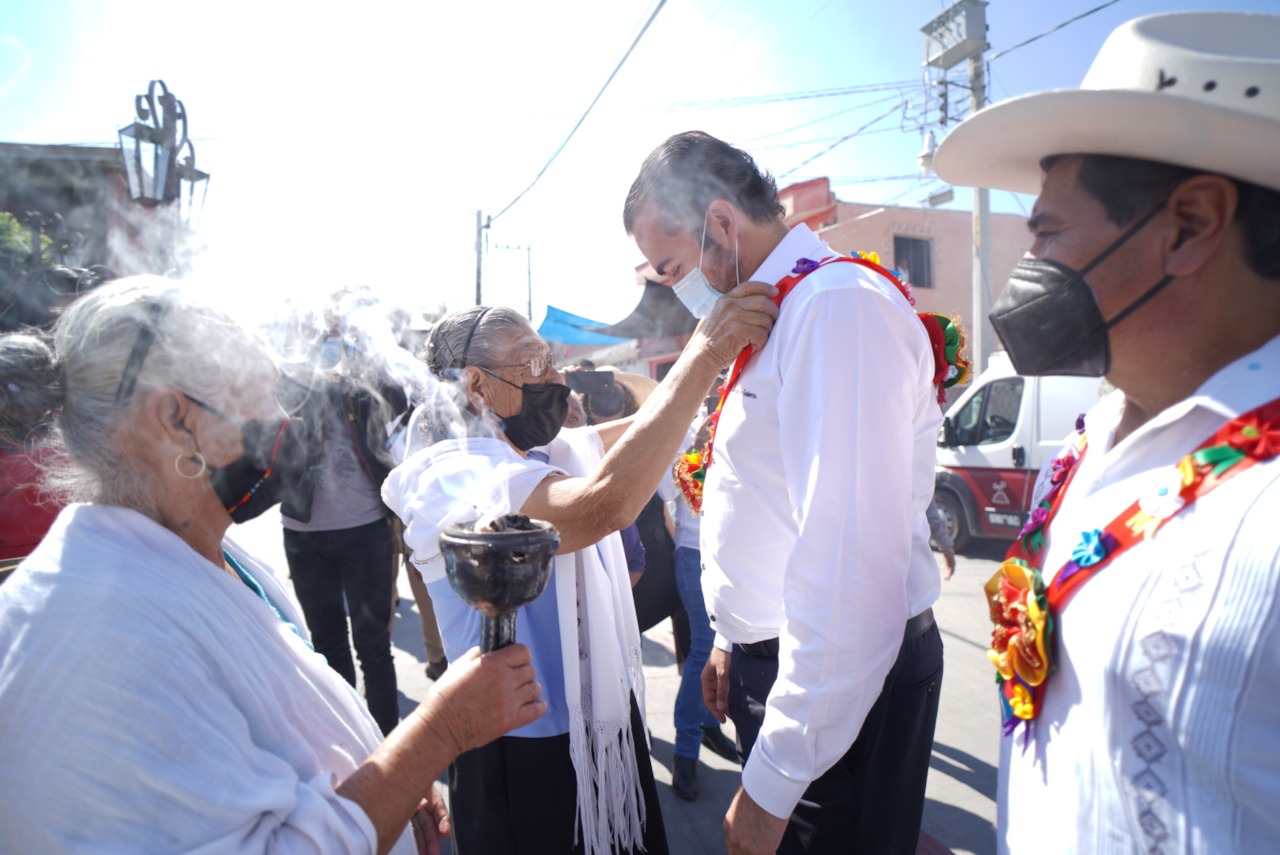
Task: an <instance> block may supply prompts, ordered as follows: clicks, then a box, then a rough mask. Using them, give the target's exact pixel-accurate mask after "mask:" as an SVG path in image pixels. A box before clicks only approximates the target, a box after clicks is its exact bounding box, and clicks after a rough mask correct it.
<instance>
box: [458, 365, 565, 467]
mask: <svg viewBox="0 0 1280 855" xmlns="http://www.w3.org/2000/svg"><path fill="white" fill-rule="evenodd" d="M476 367H477V368H480V366H479V365H477V366H476ZM480 370H481V371H483V372H484V373H485V374H488V375H489V376H490V377H496V378H497V379H499V380H501V381H502V382H503V383H506V384H507V385H508V386H514V387H515V388H517V389H519V390H520V412H519V413H517V414H515V415H514V416H507V417H506V418H505V419H504V418H501V417H499V423H500V425H501V426H502V432H503V433H504V434H506V435H507V439H509V440H511V444H512V445H514V446H515V447H516V448H518V449H520V450H521V451H528V450H529V449H531V448H537V447H538V446H540V445H546V444H547V443H548V442H551V440H553V439H555V438H556V434H558V433H559V432H560V428H561V427H563V425H564V419H565V416H567V415H569V392H570V389H569V387H568V386H566V385H564V384H563V383H525V384H524V385H523V386H520V385H517V384H515V383H512V382H511V381H510V380H508V379H506V378H505V377H498V375H497V374H494V373H493V372H492V371H489V370H488V369H486V368H480Z"/></svg>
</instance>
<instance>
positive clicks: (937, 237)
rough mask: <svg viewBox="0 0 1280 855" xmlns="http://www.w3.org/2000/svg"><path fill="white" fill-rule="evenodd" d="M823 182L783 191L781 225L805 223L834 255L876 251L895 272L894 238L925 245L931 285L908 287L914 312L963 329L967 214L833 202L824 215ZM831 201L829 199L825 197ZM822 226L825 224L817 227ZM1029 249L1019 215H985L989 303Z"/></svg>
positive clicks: (969, 277)
mask: <svg viewBox="0 0 1280 855" xmlns="http://www.w3.org/2000/svg"><path fill="white" fill-rule="evenodd" d="M828 187H829V183H828V181H827V179H826V178H815V179H812V180H810V181H805V182H802V183H800V184H794V185H791V186H789V187H786V188H784V189H783V190H782V191H781V192H780V193H779V197H780V199H781V200H782V203H783V206H784V207H785V208H786V210H787V224H788V225H794V224H795V223H797V222H801V221H803V222H806V223H808V224H809V226H810V228H813V227H814V226H815V225H818V228H815V229H814V230H815V231H816V232H817V233H818V236H819V237H821V238H822V239H823V240H825V241H826V242H827V243H828V244H830V245H831V248H832V249H834V250H836V251H837V252H842V253H850V252H872V251H874V252H876V253H878V254H879V256H880V262H881V264H883V265H884V266H886V267H889V268H897V267H898V265H899V263H900V262H899V260H897V259H895V258H894V241H893V239H894V237H897V236H900V237H908V238H916V239H918V240H925V241H928V242H929V248H930V255H931V263H932V272H933V287H932V288H920V287H914V288H913V289H912V293H913V296H914V297H915V299H916V308H917V309H918V310H920V311H929V312H938V313H940V314H945V315H952V316H959V317H960V318H961V320H962V321H963V322H964V323H965V324H966V325H967V324H968V318H969V315H970V314H971V313H972V307H973V297H972V294H973V214H972V213H970V212H969V211H952V210H942V209H936V208H906V207H892V206H881V205H875V204H864V203H857V202H841V201H834V205H833V208H832V210H831V213H830V214H825V215H824V212H822V211H821V203H822V200H823V199H824V198H827V197H828V195H829V190H828V189H827V188H828ZM830 198H832V199H833V200H834V197H830ZM823 222H829V223H831V224H830V225H826V226H823V225H822V223H823ZM1030 246H1031V234H1030V232H1028V231H1027V227H1026V222H1025V220H1024V219H1023V218H1022V217H1021V216H1015V215H1012V214H992V215H991V290H992V294H991V300H992V302H994V301H995V299H996V298H997V297H998V296H999V295H1000V291H1001V290H1003V288H1004V284H1005V282H1006V281H1007V280H1008V278H1009V273H1010V272H1011V271H1012V270H1013V267H1014V265H1015V264H1017V263H1018V259H1020V258H1022V256H1023V255H1024V254H1026V251H1027V249H1029V248H1030Z"/></svg>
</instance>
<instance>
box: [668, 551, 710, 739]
mask: <svg viewBox="0 0 1280 855" xmlns="http://www.w3.org/2000/svg"><path fill="white" fill-rule="evenodd" d="M675 559H676V589H677V590H679V592H680V601H681V602H682V603H684V610H685V612H687V613H688V615H689V656H688V657H687V658H686V659H685V660H684V671H683V673H681V675H680V689H679V691H677V692H676V709H675V723H676V748H675V753H676V756H677V757H684V758H686V759H692V760H696V759H697V758H698V749H699V747H700V746H701V745H702V728H704V727H719V726H720V723H719V722H718V721H716V717H715V716H713V715H712V714H711V711H710V710H708V709H707V707H706V704H704V703H703V702H702V668H703V666H705V665H706V664H707V657H708V656H710V655H711V642H712V640H713V639H714V638H715V633H713V632H712V631H711V622H710V621H709V620H708V619H707V606H706V603H704V602H703V600H702V553H701V552H699V551H698V550H696V549H691V548H689V547H687V546H681V547H679V548H677V549H676V556H675Z"/></svg>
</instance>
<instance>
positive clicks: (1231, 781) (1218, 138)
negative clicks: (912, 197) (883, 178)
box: [934, 12, 1280, 853]
mask: <svg viewBox="0 0 1280 855" xmlns="http://www.w3.org/2000/svg"><path fill="white" fill-rule="evenodd" d="M1277 151H1280V15H1275V14H1246V13H1240V12H1181V13H1168V14H1158V15H1149V16H1146V17H1143V18H1137V19H1135V20H1132V21H1129V22H1127V23H1125V24H1123V25H1121V26H1120V27H1118V28H1117V29H1116V30H1115V31H1114V32H1113V33H1112V34H1111V35H1110V36H1109V37H1108V38H1107V40H1106V42H1105V43H1104V44H1103V45H1102V48H1101V50H1100V51H1099V53H1098V55H1097V57H1096V58H1095V59H1094V62H1093V65H1092V66H1091V67H1090V69H1089V72H1088V73H1087V74H1086V75H1085V79H1084V83H1083V84H1082V86H1081V87H1080V88H1079V89H1065V90H1058V91H1053V92H1040V93H1035V94H1031V95H1024V96H1022V97H1020V98H1015V99H1012V100H1010V101H1005V102H1001V103H998V104H995V105H993V106H991V107H988V108H987V109H985V110H982V111H981V112H979V113H976V114H975V115H973V116H971V117H970V118H968V119H967V120H965V121H964V122H963V123H961V124H960V125H958V126H957V127H955V128H953V129H952V130H951V133H950V134H948V136H947V138H946V140H945V141H944V142H943V143H942V145H941V146H940V147H939V148H938V151H937V154H936V156H935V158H934V165H935V167H936V169H937V171H938V175H939V177H941V178H942V179H943V180H945V181H948V182H950V183H952V184H959V185H965V186H981V187H992V188H998V189H1002V190H1013V191H1018V192H1022V193H1029V194H1036V193H1037V192H1038V194H1039V195H1038V198H1037V199H1036V201H1035V204H1034V206H1033V207H1032V209H1031V216H1030V218H1029V219H1028V221H1027V225H1028V227H1029V228H1030V229H1031V234H1032V243H1031V249H1030V251H1029V254H1028V257H1027V258H1025V259H1023V260H1022V261H1021V262H1019V263H1018V265H1017V266H1016V267H1015V268H1014V271H1013V274H1012V276H1011V277H1010V280H1009V282H1008V284H1007V285H1006V286H1005V288H1004V291H1003V292H1002V294H1001V296H1000V298H999V299H998V300H997V301H996V303H995V305H993V306H992V310H991V320H992V325H993V327H994V328H995V331H996V333H997V334H998V335H999V336H1000V339H1001V342H1002V343H1003V344H1004V347H1005V350H1006V352H1007V353H1008V354H1009V358H1010V361H1011V362H1012V363H1013V367H1014V369H1015V370H1016V371H1017V372H1018V373H1019V374H1024V375H1041V374H1072V375H1080V376H1094V377H1097V376H1105V377H1106V378H1107V380H1108V381H1109V382H1110V383H1111V385H1113V386H1114V387H1115V388H1116V390H1117V391H1116V392H1113V393H1112V394H1110V395H1108V396H1106V397H1104V398H1103V399H1102V400H1100V401H1099V402H1098V403H1097V404H1095V405H1094V406H1093V407H1092V408H1091V409H1090V410H1089V411H1088V412H1087V413H1085V415H1084V417H1083V418H1082V419H1081V420H1080V422H1079V423H1078V425H1077V427H1078V432H1077V434H1076V436H1075V437H1073V438H1072V439H1071V441H1070V442H1068V443H1067V445H1066V447H1065V448H1064V449H1063V450H1062V452H1061V454H1060V455H1059V456H1058V457H1057V458H1056V459H1054V460H1053V461H1051V462H1050V463H1049V464H1047V465H1046V466H1045V468H1044V469H1043V470H1042V473H1041V477H1040V478H1039V480H1038V481H1037V483H1036V486H1035V487H1034V488H1033V492H1032V507H1033V509H1034V510H1033V512H1032V515H1031V518H1030V520H1029V522H1028V525H1027V527H1026V528H1025V529H1024V531H1023V532H1022V535H1021V537H1019V539H1018V540H1017V541H1016V542H1015V543H1014V544H1013V546H1012V547H1011V549H1010V551H1009V553H1008V554H1007V556H1006V560H1005V561H1004V563H1003V564H1002V565H1001V568H1000V572H999V573H998V574H997V575H996V576H995V577H993V578H992V579H991V580H990V581H989V582H988V583H987V596H988V600H989V604H990V607H991V613H992V615H993V617H994V618H995V625H994V627H993V633H992V639H993V646H992V649H991V651H989V654H988V655H989V656H990V657H991V658H992V659H993V661H995V662H996V664H997V669H998V670H997V674H998V679H999V687H1000V694H999V698H1000V704H1001V707H1002V709H1003V712H1004V714H1005V718H1006V721H1005V724H1004V727H1003V738H1002V739H1001V742H1000V772H999V783H998V787H997V824H998V838H997V839H998V851H1000V852H1037V853H1055V852H1060V853H1068V852H1070V853H1077V852H1271V851H1273V850H1274V849H1275V848H1276V841H1277V840H1280V812H1278V811H1277V810H1276V805H1278V804H1280V728H1278V727H1277V722H1278V721H1280V717H1278V715H1277V712H1276V706H1277V700H1278V699H1280V526H1277V525H1276V521H1277V520H1278V519H1280V458H1278V457H1277V453H1278V452H1280V400H1277V399H1276V396H1277V394H1280V158H1277V157H1276V152H1277ZM1046 633H1047V634H1048V637H1047V638H1045V634H1046ZM1033 634H1034V635H1033ZM1029 642H1030V644H1029ZM993 730H994V728H993Z"/></svg>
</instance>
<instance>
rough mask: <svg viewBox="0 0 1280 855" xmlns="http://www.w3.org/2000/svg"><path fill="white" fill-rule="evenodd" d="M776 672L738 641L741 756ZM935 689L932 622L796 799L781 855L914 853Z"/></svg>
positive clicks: (733, 703) (937, 642)
mask: <svg viewBox="0 0 1280 855" xmlns="http://www.w3.org/2000/svg"><path fill="white" fill-rule="evenodd" d="M777 677H778V660H777V657H776V656H773V657H771V656H758V655H750V654H748V653H744V652H743V651H742V650H741V649H739V648H738V647H734V649H733V654H732V656H731V658H730V660H729V717H730V718H732V719H733V724H734V727H736V728H737V731H738V738H739V740H740V741H741V743H742V751H743V756H744V757H749V756H750V754H751V749H752V747H753V746H754V745H755V742H756V738H757V737H758V736H759V735H760V726H761V724H762V723H763V721H764V709H765V701H766V700H767V699H768V697H769V690H770V689H771V688H772V687H773V683H774V681H775V680H776V679H777ZM941 689H942V636H941V635H940V634H939V632H938V627H937V624H934V625H933V626H931V627H929V629H927V630H926V631H925V632H924V633H922V634H921V635H919V636H917V637H915V638H912V639H907V640H905V641H903V643H902V648H901V650H899V652H898V659H897V661H896V662H895V663H894V665H893V667H892V668H891V669H890V670H889V675H888V676H887V677H886V678H885V681H884V687H883V688H882V689H881V691H880V696H879V697H878V698H877V699H876V702H875V704H873V705H872V707H871V711H870V712H869V713H868V714H867V718H866V720H865V721H864V722H863V724H862V730H861V731H859V732H858V738H857V739H856V740H855V741H854V743H853V746H852V747H851V748H850V749H849V750H848V752H846V753H845V755H844V756H843V757H841V758H840V760H839V762H837V763H836V764H835V765H834V766H832V767H831V768H830V769H828V770H827V772H826V773H825V774H824V775H823V776H822V777H820V778H818V780H816V781H814V782H813V783H811V784H810V785H809V788H808V789H807V790H805V793H804V796H802V797H801V799H800V803H799V804H798V805H796V809H795V811H794V812H793V813H792V814H791V821H790V822H789V823H788V824H787V831H786V833H785V834H784V836H783V838H782V844H781V845H780V846H779V847H778V853H779V855H793V853H802V852H803V853H809V855H813V853H822V855H827V853H867V855H895V853H902V855H914V853H915V851H916V843H917V841H918V839H919V837H920V817H921V815H922V814H923V812H924V789H925V781H926V779H927V777H928V774H929V757H930V754H931V753H932V751H933V729H934V725H935V724H936V723H937V720H938V697H939V694H940V691H941Z"/></svg>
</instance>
